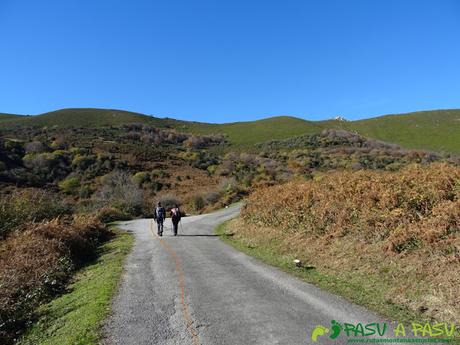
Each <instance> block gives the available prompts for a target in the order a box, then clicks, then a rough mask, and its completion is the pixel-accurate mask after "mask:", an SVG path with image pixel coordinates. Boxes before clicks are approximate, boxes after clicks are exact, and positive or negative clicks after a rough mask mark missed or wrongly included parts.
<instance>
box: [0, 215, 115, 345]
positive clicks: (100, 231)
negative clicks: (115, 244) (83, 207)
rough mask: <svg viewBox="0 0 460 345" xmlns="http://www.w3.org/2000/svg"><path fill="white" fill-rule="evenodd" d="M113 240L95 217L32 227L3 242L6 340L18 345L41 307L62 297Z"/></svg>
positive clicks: (1, 294)
mask: <svg viewBox="0 0 460 345" xmlns="http://www.w3.org/2000/svg"><path fill="white" fill-rule="evenodd" d="M108 235H109V232H108V230H107V229H106V228H105V227H104V226H103V225H102V224H101V223H100V222H99V221H98V220H97V219H96V218H94V217H88V216H85V217H75V218H74V219H70V218H69V219H55V220H52V221H46V222H43V223H31V224H28V225H27V226H26V227H24V231H21V232H17V233H15V234H13V235H12V236H10V237H9V238H8V239H7V240H5V241H3V242H0V340H1V343H2V344H9V343H12V341H13V339H15V338H16V337H17V336H18V332H20V331H21V330H22V329H23V328H24V327H25V325H26V324H27V323H28V322H30V321H31V320H32V319H33V316H34V310H35V308H36V307H37V306H38V305H39V304H40V303H41V302H43V301H45V300H47V299H48V298H50V297H52V296H53V295H55V294H56V293H59V292H61V291H62V290H63V289H64V287H65V285H66V282H67V281H68V279H69V278H70V276H71V273H72V271H73V270H74V269H75V268H76V267H78V266H79V265H81V264H82V263H83V262H85V261H87V260H88V259H91V258H93V257H94V255H95V253H96V248H97V245H98V244H99V243H100V242H101V241H102V240H104V239H105V238H106V237H107V236H108Z"/></svg>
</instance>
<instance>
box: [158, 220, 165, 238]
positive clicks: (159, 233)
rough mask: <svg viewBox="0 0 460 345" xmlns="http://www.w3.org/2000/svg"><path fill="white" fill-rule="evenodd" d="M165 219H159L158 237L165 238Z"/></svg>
mask: <svg viewBox="0 0 460 345" xmlns="http://www.w3.org/2000/svg"><path fill="white" fill-rule="evenodd" d="M163 222H164V220H163V219H157V227H158V235H160V236H163Z"/></svg>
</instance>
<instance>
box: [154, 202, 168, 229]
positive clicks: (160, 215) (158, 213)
mask: <svg viewBox="0 0 460 345" xmlns="http://www.w3.org/2000/svg"><path fill="white" fill-rule="evenodd" d="M165 218H166V210H165V208H164V207H163V206H161V202H160V201H158V204H157V207H156V208H155V212H153V219H154V220H155V222H157V226H158V236H163V222H164V221H165Z"/></svg>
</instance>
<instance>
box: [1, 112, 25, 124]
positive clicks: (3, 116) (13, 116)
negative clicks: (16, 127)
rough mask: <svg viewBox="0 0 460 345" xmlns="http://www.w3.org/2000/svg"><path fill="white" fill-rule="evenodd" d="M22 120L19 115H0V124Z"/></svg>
mask: <svg viewBox="0 0 460 345" xmlns="http://www.w3.org/2000/svg"><path fill="white" fill-rule="evenodd" d="M20 118H23V116H21V115H16V114H4V113H0V122H2V121H7V120H14V119H20Z"/></svg>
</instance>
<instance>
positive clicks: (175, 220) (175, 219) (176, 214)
mask: <svg viewBox="0 0 460 345" xmlns="http://www.w3.org/2000/svg"><path fill="white" fill-rule="evenodd" d="M180 217H181V215H180V210H179V206H177V204H176V205H174V207H173V208H172V209H171V221H172V224H173V231H174V236H177V228H178V225H179V222H180Z"/></svg>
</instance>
